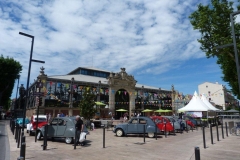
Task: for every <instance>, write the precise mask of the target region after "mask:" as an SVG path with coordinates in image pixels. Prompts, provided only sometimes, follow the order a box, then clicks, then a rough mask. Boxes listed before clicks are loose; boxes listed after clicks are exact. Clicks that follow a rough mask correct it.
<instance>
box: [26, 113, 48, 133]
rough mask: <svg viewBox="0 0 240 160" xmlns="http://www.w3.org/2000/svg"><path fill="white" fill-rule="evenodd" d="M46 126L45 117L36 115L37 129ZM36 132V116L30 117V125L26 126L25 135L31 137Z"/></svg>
mask: <svg viewBox="0 0 240 160" xmlns="http://www.w3.org/2000/svg"><path fill="white" fill-rule="evenodd" d="M46 124H48V121H47V115H38V128H41V127H42V126H45V125H46ZM36 130H37V115H33V116H32V117H31V120H30V123H29V124H27V133H29V135H30V136H32V135H33V134H34V133H35V132H36Z"/></svg>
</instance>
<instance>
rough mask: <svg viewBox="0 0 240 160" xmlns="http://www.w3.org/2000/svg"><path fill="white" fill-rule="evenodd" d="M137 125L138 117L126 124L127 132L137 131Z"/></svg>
mask: <svg viewBox="0 0 240 160" xmlns="http://www.w3.org/2000/svg"><path fill="white" fill-rule="evenodd" d="M137 125H138V118H133V119H132V120H131V121H130V122H129V123H128V124H127V133H137V132H138V130H137Z"/></svg>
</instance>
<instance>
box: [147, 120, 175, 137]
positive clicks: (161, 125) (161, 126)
mask: <svg viewBox="0 0 240 160" xmlns="http://www.w3.org/2000/svg"><path fill="white" fill-rule="evenodd" d="M151 119H152V120H153V121H154V122H155V124H156V125H157V127H158V129H159V130H160V131H162V132H165V126H166V132H167V133H169V132H173V126H172V124H171V122H170V121H169V120H168V119H167V118H165V117H161V116H152V117H151Z"/></svg>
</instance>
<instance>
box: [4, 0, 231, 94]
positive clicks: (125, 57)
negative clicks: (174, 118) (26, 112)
mask: <svg viewBox="0 0 240 160" xmlns="http://www.w3.org/2000/svg"><path fill="white" fill-rule="evenodd" d="M208 2H209V0H198V1H194V0H161V1H156V0H82V1H81V0H68V1H65V0H56V1H54V0H51V1H44V0H41V1H40V0H39V1H32V0H8V1H5V0H0V37H1V38H0V54H2V55H3V56H4V57H6V56H9V57H13V58H14V59H15V60H16V61H19V62H20V63H21V64H22V66H23V70H22V73H21V78H20V84H24V86H26V83H27V75H28V66H29V57H30V49H31V38H29V37H25V36H22V35H19V32H24V33H27V34H30V35H33V36H34V48H33V57H32V58H33V59H37V60H42V61H45V64H41V63H35V62H32V67H31V77H30V83H31V82H33V81H34V79H36V77H37V76H38V74H39V71H40V67H41V66H43V67H44V68H45V74H47V75H49V76H50V75H65V74H67V73H69V72H70V71H72V70H74V69H75V68H77V67H94V68H99V69H103V70H108V71H112V72H119V71H120V68H122V67H124V68H126V72H127V73H129V74H131V75H133V76H134V78H135V79H136V80H137V81H138V83H140V84H145V85H148V86H154V87H159V88H162V89H167V90H170V89H171V85H174V88H175V89H176V90H178V91H179V92H181V93H183V94H184V95H185V94H193V93H194V91H198V85H199V84H201V83H204V82H206V81H207V82H212V83H215V82H218V83H220V84H223V85H226V86H227V88H229V87H228V84H227V83H226V82H223V81H222V78H221V77H222V76H223V74H222V71H221V69H220V67H219V66H218V65H217V64H216V59H214V58H209V59H207V58H206V56H205V53H203V52H202V51H201V50H200V44H199V43H198V42H197V39H199V38H200V36H201V35H200V33H199V31H197V30H193V27H192V25H191V24H190V21H189V18H188V17H189V15H190V14H191V13H192V12H193V11H195V10H196V9H197V5H198V4H199V3H202V4H207V3H208ZM16 88H17V83H16V84H15V88H14V90H13V94H12V98H14V97H15V95H16ZM229 89H230V88H229Z"/></svg>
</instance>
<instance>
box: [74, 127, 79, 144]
mask: <svg viewBox="0 0 240 160" xmlns="http://www.w3.org/2000/svg"><path fill="white" fill-rule="evenodd" d="M77 129H78V127H76V128H75V140H74V149H76V145H77V139H78V138H77V137H78V136H77Z"/></svg>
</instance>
